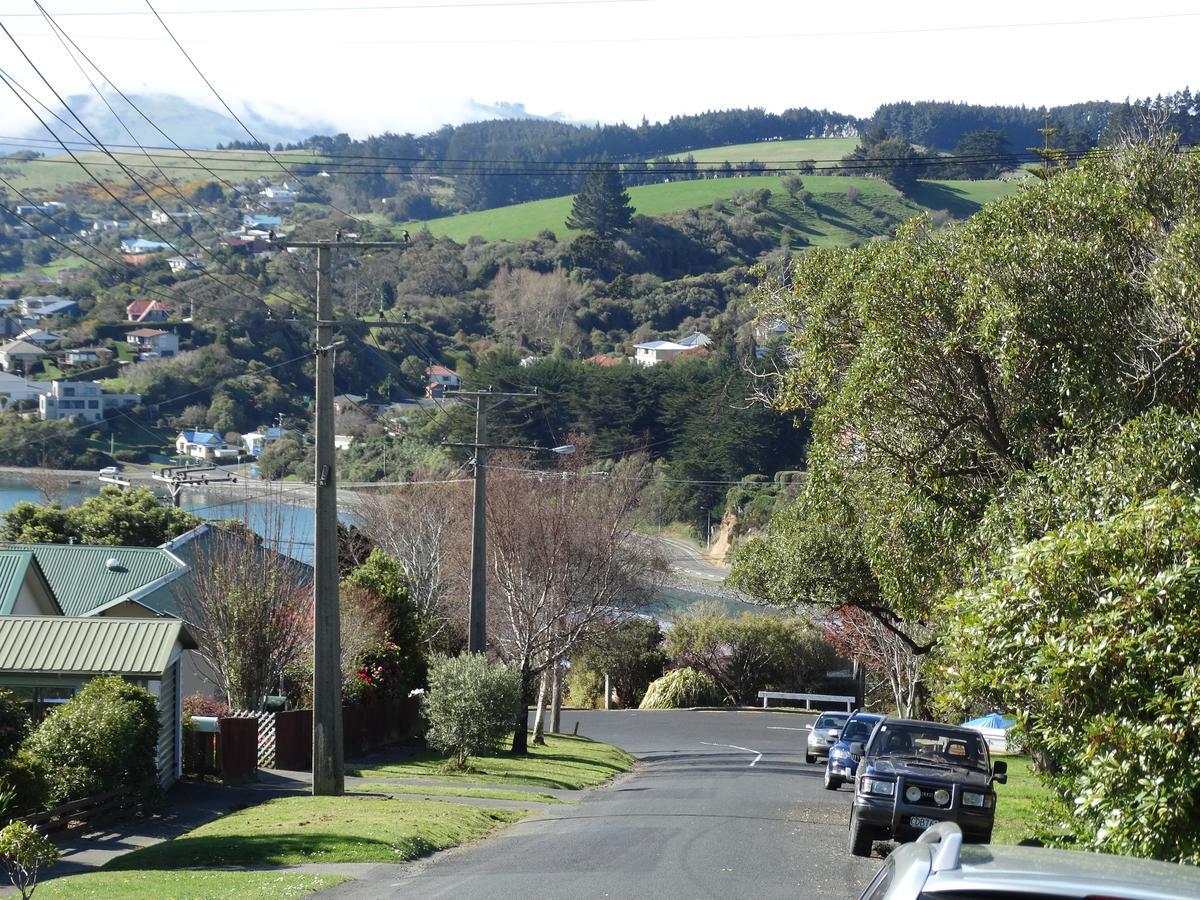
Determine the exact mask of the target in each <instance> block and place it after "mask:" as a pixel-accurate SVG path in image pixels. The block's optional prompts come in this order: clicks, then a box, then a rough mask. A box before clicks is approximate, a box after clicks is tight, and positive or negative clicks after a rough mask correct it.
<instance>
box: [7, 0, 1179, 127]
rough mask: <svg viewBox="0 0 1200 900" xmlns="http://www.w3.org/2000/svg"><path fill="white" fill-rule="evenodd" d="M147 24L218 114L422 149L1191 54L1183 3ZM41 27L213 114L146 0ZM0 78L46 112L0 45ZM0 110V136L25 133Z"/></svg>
mask: <svg viewBox="0 0 1200 900" xmlns="http://www.w3.org/2000/svg"><path fill="white" fill-rule="evenodd" d="M151 2H153V3H154V7H155V9H157V10H158V12H159V13H160V14H161V15H162V17H163V19H164V20H165V21H166V23H167V24H168V25H169V26H170V28H171V30H172V31H173V32H174V34H175V36H176V38H178V40H179V42H180V43H181V44H182V45H183V47H184V48H185V49H186V50H187V51H188V53H189V54H190V55H191V56H192V58H193V59H194V60H195V62H196V64H197V65H198V66H199V68H200V70H201V71H202V72H203V73H204V75H205V76H207V78H208V79H209V80H210V81H211V82H212V84H213V86H214V87H215V88H216V89H217V91H218V92H219V93H220V94H221V95H222V96H223V97H224V98H225V99H226V101H228V102H229V103H230V104H231V105H232V106H233V107H234V108H235V109H236V110H238V111H239V112H243V111H245V110H246V109H247V108H248V107H249V108H252V109H253V110H255V111H256V112H258V113H260V114H265V115H269V116H272V117H275V118H280V119H283V120H285V121H288V122H291V123H294V124H296V125H305V124H308V123H320V124H321V125H333V126H334V127H335V128H336V129H337V130H341V131H346V132H349V133H350V134H351V135H353V136H356V137H362V136H365V135H367V134H376V133H380V132H383V131H394V132H405V131H411V132H414V133H422V132H426V131H429V130H432V129H435V128H437V127H439V126H440V125H443V124H447V123H449V124H457V123H459V122H462V121H465V120H469V119H477V118H482V117H485V115H484V114H482V113H481V112H480V110H481V108H486V107H488V106H491V105H494V104H523V105H524V107H525V108H526V109H527V110H528V111H529V112H531V113H534V114H538V115H555V114H557V115H561V116H563V117H565V118H567V119H569V120H571V121H579V122H596V121H600V122H627V123H631V124H635V123H637V122H639V121H641V119H642V118H643V117H645V118H647V119H649V120H651V121H654V120H661V119H666V118H668V117H670V116H672V115H677V114H686V113H695V112H701V111H704V110H708V109H727V108H732V107H763V108H766V109H768V110H771V111H781V110H783V109H786V108H789V107H796V106H809V107H814V108H827V109H831V110H837V111H840V112H845V113H850V114H854V115H858V116H868V115H870V113H871V112H872V111H873V110H874V109H875V108H876V107H877V106H878V105H879V104H880V103H884V102H889V101H894V100H918V99H937V100H951V101H963V102H968V103H1002V104H1024V105H1027V106H1041V105H1043V104H1045V105H1051V106H1053V105H1057V104H1063V103H1070V102H1076V101H1082V100H1093V99H1114V100H1119V99H1123V98H1125V97H1127V96H1130V97H1138V96H1145V95H1148V94H1149V95H1153V94H1158V93H1167V92H1170V91H1174V90H1178V89H1180V88H1182V87H1184V86H1185V85H1187V84H1188V81H1189V78H1194V77H1195V75H1196V74H1197V73H1196V69H1195V66H1194V60H1195V48H1196V46H1197V43H1198V42H1197V38H1198V37H1200V3H1195V2H1192V3H1188V2H1182V0H1144V2H1141V3H1138V4H1130V3H1128V2H1127V0H1120V2H1117V0H1089V2H1060V3H1054V4H1050V3H1046V2H1045V0H1039V2H1026V0H1008V2H1006V3H1004V4H990V3H989V4H976V3H964V2H962V0H957V2H941V0H931V2H922V0H913V2H909V3H897V2H895V0H890V2H880V0H859V2H857V3H854V4H846V3H821V4H815V3H805V2H802V0H736V2H732V0H395V2H388V0H344V2H337V0H151ZM42 5H43V6H44V7H45V9H46V10H47V11H48V12H49V13H50V14H51V15H52V16H54V17H55V19H56V20H57V21H58V24H59V25H60V26H61V27H62V28H63V29H64V30H65V31H66V33H67V34H68V35H70V37H71V38H72V39H74V40H75V41H76V43H78V44H79V46H80V47H81V48H82V49H83V50H84V51H85V52H86V53H87V54H88V55H89V56H91V57H92V58H93V59H94V60H95V61H96V63H97V64H98V65H99V66H100V68H101V69H103V70H104V71H105V72H106V73H107V74H108V76H109V77H110V78H111V79H112V81H113V83H114V84H115V85H116V86H118V87H119V88H121V89H122V90H123V91H125V92H126V93H133V92H138V93H145V92H154V93H170V94H178V95H181V96H183V97H186V98H188V99H189V100H192V101H194V102H198V103H201V104H203V105H205V106H213V107H215V106H216V104H217V101H216V100H215V98H214V96H213V95H212V94H211V93H210V92H209V91H208V89H207V88H206V87H205V84H204V82H203V81H202V80H201V78H200V76H199V75H198V74H197V72H196V71H195V70H194V69H193V68H192V67H191V65H190V64H189V63H188V61H187V59H186V58H185V57H184V56H183V54H182V53H181V52H180V50H179V49H178V48H177V47H176V46H175V45H174V44H173V43H172V42H171V39H170V38H169V37H168V35H167V33H166V31H165V30H164V29H163V28H162V26H161V25H160V24H159V23H158V22H157V21H156V20H155V18H154V16H153V15H152V13H151V11H150V9H149V8H148V7H147V5H146V2H145V0H43V4H42ZM0 23H3V25H4V26H5V27H6V28H7V29H8V31H9V32H11V34H12V37H13V38H15V39H16V41H17V42H18V43H19V44H20V46H21V47H22V48H23V49H24V51H25V52H26V53H28V55H29V57H30V58H31V59H32V61H33V62H34V63H35V64H36V65H37V66H38V68H40V69H41V70H42V72H43V73H44V74H45V75H46V77H47V78H48V79H49V81H50V82H51V84H53V85H54V87H55V88H56V89H57V90H58V91H59V92H60V93H61V94H63V95H64V96H66V95H71V94H81V93H85V92H86V91H88V90H89V88H88V84H87V81H86V80H85V79H84V77H83V76H82V75H81V74H80V72H79V71H78V69H77V68H76V66H75V64H74V63H73V62H72V61H71V59H70V58H69V57H68V56H67V55H66V53H65V52H64V51H63V49H62V47H61V46H60V44H59V43H58V41H57V40H56V39H55V38H54V37H53V36H52V34H51V31H50V27H49V25H48V23H47V22H46V21H45V20H44V19H43V18H42V16H41V14H40V13H39V12H38V10H37V7H36V6H35V4H34V2H33V0H3V2H2V3H0ZM0 67H3V70H4V72H5V73H7V75H9V76H11V77H12V78H14V79H15V80H17V81H18V82H19V83H20V84H22V85H23V86H25V87H27V88H29V89H30V90H32V91H35V92H36V93H37V94H38V96H39V97H40V98H41V99H42V100H43V101H45V102H47V103H49V104H51V105H53V100H52V95H51V93H50V91H49V90H48V89H47V88H46V87H45V86H44V85H42V84H41V83H40V82H39V81H38V79H37V76H36V75H35V74H34V72H33V70H32V69H31V68H30V67H29V65H28V64H27V63H26V61H25V60H24V59H22V57H21V55H20V52H19V51H18V49H17V47H16V46H14V44H13V43H11V42H10V40H9V39H8V38H6V37H4V36H3V35H2V34H0ZM1192 87H1193V88H1200V84H1194V85H1192ZM0 94H3V95H4V96H3V97H0V131H2V132H3V134H9V135H11V134H20V133H24V132H25V131H27V130H28V129H29V128H31V127H32V125H33V120H32V118H31V117H30V116H29V115H28V113H26V112H25V111H24V109H23V108H22V107H21V106H20V104H19V103H18V101H17V100H16V98H15V97H13V96H12V94H11V92H9V91H8V90H6V89H4V88H0ZM322 130H324V129H322Z"/></svg>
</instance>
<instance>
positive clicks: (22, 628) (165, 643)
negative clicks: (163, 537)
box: [0, 616, 196, 678]
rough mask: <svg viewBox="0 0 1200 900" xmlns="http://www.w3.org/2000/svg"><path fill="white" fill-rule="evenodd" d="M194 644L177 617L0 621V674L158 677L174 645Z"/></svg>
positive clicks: (15, 618)
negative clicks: (177, 642) (178, 643)
mask: <svg viewBox="0 0 1200 900" xmlns="http://www.w3.org/2000/svg"><path fill="white" fill-rule="evenodd" d="M176 641H181V642H182V644H183V646H184V647H189V648H192V647H195V646H196V642H195V640H194V639H193V638H192V636H191V634H190V633H189V632H188V631H187V630H186V629H185V628H184V625H183V623H182V622H180V621H179V620H178V619H108V618H104V617H87V618H68V617H64V616H2V617H0V675H13V674H18V675H30V674H41V673H45V674H55V675H130V676H139V677H143V678H158V677H159V676H161V675H162V673H163V671H164V670H165V669H166V668H167V664H168V663H169V662H170V660H171V653H172V652H173V651H174V649H175V642H176Z"/></svg>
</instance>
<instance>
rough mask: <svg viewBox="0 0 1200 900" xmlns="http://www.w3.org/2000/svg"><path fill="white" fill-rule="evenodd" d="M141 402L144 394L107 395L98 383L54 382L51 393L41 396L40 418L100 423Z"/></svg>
mask: <svg viewBox="0 0 1200 900" xmlns="http://www.w3.org/2000/svg"><path fill="white" fill-rule="evenodd" d="M141 401H142V396H141V394H108V393H105V392H104V390H103V389H102V388H101V387H100V383H99V382H97V381H51V382H50V390H49V391H47V392H46V393H45V394H43V395H42V396H40V397H38V417H39V418H41V419H43V420H45V421H51V422H52V421H56V420H58V419H78V420H81V421H84V422H99V421H101V420H102V419H103V418H104V416H105V414H106V413H108V412H111V411H112V410H117V409H126V408H128V407H130V406H136V405H137V404H138V403H140V402H141Z"/></svg>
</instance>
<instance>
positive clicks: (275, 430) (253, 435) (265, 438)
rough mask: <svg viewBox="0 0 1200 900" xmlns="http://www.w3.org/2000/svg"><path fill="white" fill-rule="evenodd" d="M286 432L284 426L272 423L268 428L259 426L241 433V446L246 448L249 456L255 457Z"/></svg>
mask: <svg viewBox="0 0 1200 900" xmlns="http://www.w3.org/2000/svg"><path fill="white" fill-rule="evenodd" d="M287 433H288V430H287V429H286V428H280V427H278V426H276V425H272V426H271V427H270V428H261V429H259V430H258V431H249V432H247V433H246V434H243V435H242V446H243V447H245V448H246V453H248V454H249V455H250V456H254V457H257V456H258V455H259V454H260V453H262V452H263V450H265V449H266V448H267V447H268V446H269V445H270V444H273V443H275V442H276V441H277V440H279V439H280V438H281V437H283V436H284V435H285V434H287Z"/></svg>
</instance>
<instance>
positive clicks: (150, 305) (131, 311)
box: [125, 300, 171, 322]
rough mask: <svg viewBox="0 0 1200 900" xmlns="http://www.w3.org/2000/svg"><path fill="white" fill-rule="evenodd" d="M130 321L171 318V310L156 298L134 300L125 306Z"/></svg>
mask: <svg viewBox="0 0 1200 900" xmlns="http://www.w3.org/2000/svg"><path fill="white" fill-rule="evenodd" d="M125 318H127V319H128V320H129V321H130V322H162V321H164V320H165V319H169V318H171V310H170V309H168V308H167V307H166V306H164V305H163V304H162V303H159V302H158V301H157V300H134V301H133V302H132V303H130V304H129V305H128V306H126V307H125Z"/></svg>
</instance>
